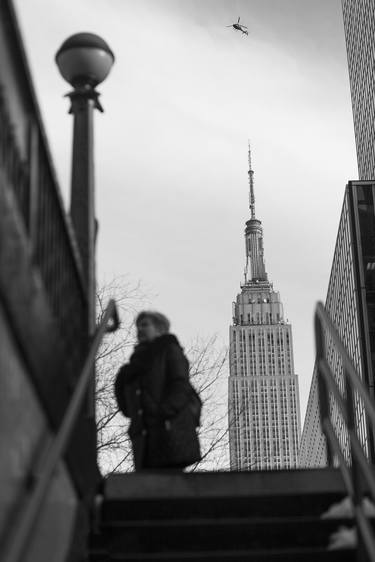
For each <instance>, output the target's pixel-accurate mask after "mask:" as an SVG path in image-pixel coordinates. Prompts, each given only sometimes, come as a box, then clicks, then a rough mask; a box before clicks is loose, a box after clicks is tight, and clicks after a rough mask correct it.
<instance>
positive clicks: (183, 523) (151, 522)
mask: <svg viewBox="0 0 375 562" xmlns="http://www.w3.org/2000/svg"><path fill="white" fill-rule="evenodd" d="M291 524H293V525H301V526H303V525H309V524H314V525H316V524H321V525H322V526H331V525H335V524H336V525H344V524H346V525H347V526H349V525H354V518H353V517H350V518H349V517H335V518H324V519H321V518H320V517H314V516H305V517H303V516H302V517H301V516H299V517H297V516H294V517H273V516H270V517H217V518H214V517H211V518H206V517H201V518H200V517H194V518H181V519H142V520H137V519H136V520H114V521H103V522H102V523H101V527H102V528H104V529H108V528H129V529H132V528H143V527H167V528H170V527H202V526H205V527H221V526H233V527H238V526H260V525H264V526H271V525H272V526H276V525H282V526H285V525H291Z"/></svg>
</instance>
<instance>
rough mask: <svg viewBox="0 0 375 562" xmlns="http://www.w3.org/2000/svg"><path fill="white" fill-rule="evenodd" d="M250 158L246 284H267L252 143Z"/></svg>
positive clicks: (249, 152) (249, 150)
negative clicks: (255, 188) (256, 212)
mask: <svg viewBox="0 0 375 562" xmlns="http://www.w3.org/2000/svg"><path fill="white" fill-rule="evenodd" d="M248 158H249V172H248V174H249V187H250V194H249V206H250V213H251V217H250V219H249V220H248V221H247V223H246V229H245V238H246V268H245V284H247V283H249V282H256V283H259V282H260V281H266V282H267V273H266V266H265V263H264V250H263V229H262V223H261V221H260V220H259V219H257V218H255V195H254V171H253V169H252V166H251V148H250V141H249V144H248Z"/></svg>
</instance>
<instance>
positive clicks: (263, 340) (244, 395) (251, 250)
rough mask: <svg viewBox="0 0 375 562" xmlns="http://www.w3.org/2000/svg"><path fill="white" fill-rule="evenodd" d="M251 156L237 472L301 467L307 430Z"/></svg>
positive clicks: (235, 419) (235, 345)
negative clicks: (267, 256)
mask: <svg viewBox="0 0 375 562" xmlns="http://www.w3.org/2000/svg"><path fill="white" fill-rule="evenodd" d="M248 157H249V172H248V174H249V186H250V202H249V203H250V204H249V207H250V219H249V220H248V221H247V222H246V228H245V243H246V268H245V280H244V283H243V284H242V285H241V292H240V293H239V294H238V295H237V299H236V301H235V302H234V303H233V324H232V326H231V327H230V349H229V358H230V375H229V447H230V465H231V470H275V469H282V468H295V467H297V465H298V447H299V441H300V433H301V429H300V406H299V390H298V377H297V375H296V374H295V372H294V361H293V343H292V327H291V325H290V324H288V322H287V321H286V320H285V317H284V310H283V305H282V302H281V300H280V294H279V293H278V292H277V291H275V290H274V289H273V285H272V283H270V282H269V280H268V276H267V273H266V266H265V261H264V250H263V229H262V223H261V221H260V220H259V219H257V218H256V215H255V197H254V172H253V170H252V167H251V151H250V146H249V152H248Z"/></svg>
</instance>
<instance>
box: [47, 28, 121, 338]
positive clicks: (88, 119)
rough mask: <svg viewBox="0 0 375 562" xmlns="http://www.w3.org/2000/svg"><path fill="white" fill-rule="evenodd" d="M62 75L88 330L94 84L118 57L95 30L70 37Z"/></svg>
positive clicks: (63, 50)
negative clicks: (69, 117) (70, 129)
mask: <svg viewBox="0 0 375 562" xmlns="http://www.w3.org/2000/svg"><path fill="white" fill-rule="evenodd" d="M55 60H56V64H57V66H58V68H59V71H60V73H61V75H62V77H63V78H64V79H65V80H66V81H67V82H69V84H71V86H73V91H72V92H70V93H69V94H67V96H68V97H69V98H70V101H71V107H70V110H69V113H72V114H73V117H74V129H73V155H72V176H71V203H70V215H71V219H72V223H73V226H74V230H75V233H76V239H77V243H78V248H79V251H80V255H81V260H82V267H83V275H84V280H85V283H86V289H87V296H88V318H87V321H88V326H87V327H88V332H89V334H92V333H93V331H94V329H95V234H96V220H95V201H94V154H93V110H94V109H98V110H99V111H103V108H102V106H101V104H100V102H99V95H100V94H99V92H97V90H96V89H95V87H96V86H97V85H98V84H100V83H101V82H103V80H105V78H106V77H107V76H108V74H109V72H110V70H111V68H112V65H113V63H114V60H115V57H114V54H113V53H112V51H111V49H110V48H109V46H108V45H107V43H106V42H105V41H104V40H103V39H102V38H101V37H99V36H98V35H95V34H93V33H77V34H75V35H72V36H71V37H69V38H68V39H67V40H66V41H64V43H63V44H62V45H61V47H60V49H59V50H58V51H57V53H56V58H55Z"/></svg>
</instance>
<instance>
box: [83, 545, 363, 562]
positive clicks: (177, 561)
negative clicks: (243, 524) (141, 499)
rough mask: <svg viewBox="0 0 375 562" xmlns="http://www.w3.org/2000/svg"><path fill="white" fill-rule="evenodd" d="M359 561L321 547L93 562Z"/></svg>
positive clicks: (97, 561)
mask: <svg viewBox="0 0 375 562" xmlns="http://www.w3.org/2000/svg"><path fill="white" fill-rule="evenodd" d="M115 561H116V562H140V561H142V562H172V561H173V562H189V561H192V562H214V561H218V562H356V551H355V550H334V551H328V550H325V549H322V548H310V549H288V550H283V551H280V550H278V551H275V550H267V551H265V550H258V551H250V550H244V551H240V550H233V551H227V552H217V551H214V552H207V551H206V552H181V551H175V552H169V553H156V554H151V553H149V554H145V553H139V554H130V553H129V554H126V555H117V554H112V555H110V554H108V555H106V554H100V553H97V554H96V555H95V554H93V555H92V557H91V558H90V562H115Z"/></svg>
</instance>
